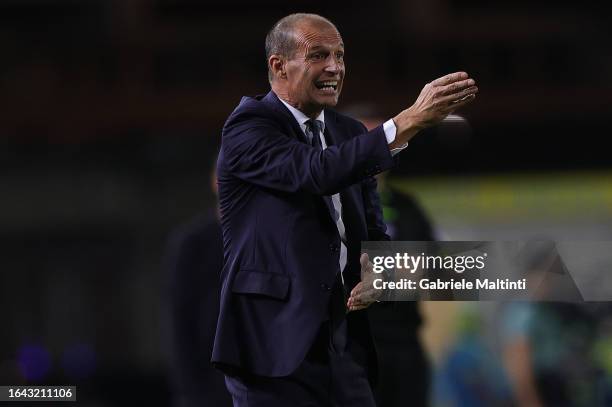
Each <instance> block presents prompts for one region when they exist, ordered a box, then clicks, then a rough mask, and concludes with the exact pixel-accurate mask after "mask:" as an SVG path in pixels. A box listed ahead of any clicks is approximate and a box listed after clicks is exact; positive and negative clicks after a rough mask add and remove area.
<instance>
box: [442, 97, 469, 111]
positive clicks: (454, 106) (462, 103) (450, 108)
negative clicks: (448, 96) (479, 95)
mask: <svg viewBox="0 0 612 407" xmlns="http://www.w3.org/2000/svg"><path fill="white" fill-rule="evenodd" d="M474 99H476V94H472V95H468V96H466V97H464V98H462V99H460V100H459V101H458V102H456V103H451V104H450V105H448V106H447V107H446V108H444V109H442V112H443V113H445V114H450V113H452V112H454V111H455V110H457V109H459V108H460V107H463V106H465V105H467V104H469V103H472V102H473V101H474Z"/></svg>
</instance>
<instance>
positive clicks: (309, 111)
mask: <svg viewBox="0 0 612 407" xmlns="http://www.w3.org/2000/svg"><path fill="white" fill-rule="evenodd" d="M272 91H273V92H274V93H275V94H276V96H278V98H279V99H282V100H283V102H285V103H287V104H289V105H291V106H292V107H295V108H296V109H297V110H299V111H300V112H302V113H304V115H306V116H308V117H309V118H311V119H313V120H314V119H316V118H317V117H319V115H320V114H321V112H322V111H323V108H322V107H321V106H305V105H300V104H299V103H297V102H295V101H293V100H292V99H291V98H290V97H289V95H288V92H286V91H284V90H282V89H278V87H277V86H274V84H273V85H272Z"/></svg>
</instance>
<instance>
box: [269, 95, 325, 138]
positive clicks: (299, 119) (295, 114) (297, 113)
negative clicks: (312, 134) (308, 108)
mask: <svg viewBox="0 0 612 407" xmlns="http://www.w3.org/2000/svg"><path fill="white" fill-rule="evenodd" d="M277 96H278V95H277ZM278 100H280V101H281V102H283V104H284V105H285V106H287V109H289V111H290V112H291V114H292V115H293V117H295V120H296V121H297V122H298V123H299V125H300V128H301V129H302V131H305V130H306V122H307V121H308V120H310V117H308V116H306V115H305V114H304V113H302V112H300V111H299V110H298V109H296V108H295V107H293V106H291V105H290V104H289V103H287V102H285V101H284V100H283V99H281V98H280V97H278ZM317 120H319V121H320V122H321V123H323V128H322V129H321V130H323V131H325V114H324V111H323V110H321V113H319V115H318V116H317Z"/></svg>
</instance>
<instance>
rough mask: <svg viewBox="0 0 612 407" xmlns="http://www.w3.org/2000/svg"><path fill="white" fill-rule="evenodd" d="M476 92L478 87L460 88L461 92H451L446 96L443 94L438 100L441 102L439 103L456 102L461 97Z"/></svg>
mask: <svg viewBox="0 0 612 407" xmlns="http://www.w3.org/2000/svg"><path fill="white" fill-rule="evenodd" d="M476 93H478V87H476V86H471V87H469V88H467V89H464V90H462V91H461V92H458V93H453V94H452V95H448V96H444V97H442V98H440V99H439V102H441V103H446V102H451V103H457V102H460V101H461V100H462V99H463V98H467V96H469V95H472V94H476Z"/></svg>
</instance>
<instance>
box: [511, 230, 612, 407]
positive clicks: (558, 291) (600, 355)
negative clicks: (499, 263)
mask: <svg viewBox="0 0 612 407" xmlns="http://www.w3.org/2000/svg"><path fill="white" fill-rule="evenodd" d="M518 262H519V266H520V267H521V268H522V269H523V270H525V271H526V273H528V274H529V275H533V276H535V277H536V278H535V279H534V283H535V282H537V281H539V284H538V285H537V287H536V290H535V298H534V301H533V302H512V303H508V304H506V305H504V306H502V308H501V318H500V321H501V328H502V329H501V330H500V332H501V339H500V342H501V344H502V349H503V354H502V358H503V365H504V367H505V370H506V373H507V376H508V380H509V384H510V386H511V388H512V390H513V394H514V399H515V400H516V402H517V404H518V405H521V406H530V407H531V406H533V407H540V406H567V407H583V406H584V407H586V406H608V405H612V392H611V390H612V376H611V375H610V373H611V371H610V366H612V364H611V363H610V360H612V346H611V343H612V342H611V338H612V337H611V336H610V334H611V333H612V332H611V329H610V326H611V321H612V319H611V316H610V315H611V314H610V310H611V307H610V305H609V304H608V303H598V302H584V301H583V297H582V295H581V293H580V291H579V290H578V288H577V286H576V284H575V282H574V280H573V278H572V276H571V274H570V271H569V270H568V268H567V266H566V265H565V263H564V261H563V259H562V257H561V255H560V254H559V252H558V250H557V248H556V245H555V243H554V242H553V241H551V240H537V241H535V240H534V241H528V242H526V244H524V245H523V246H522V247H521V248H520V251H519V256H518Z"/></svg>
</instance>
